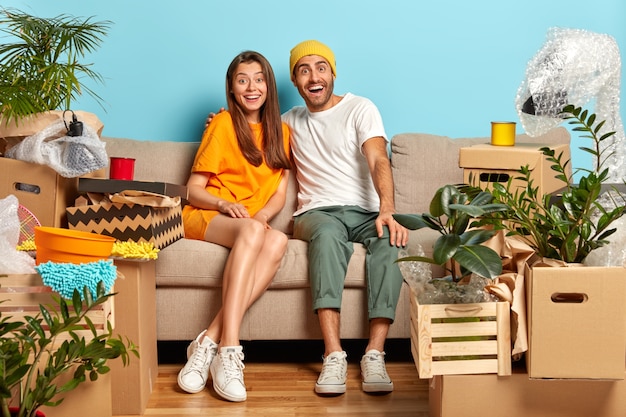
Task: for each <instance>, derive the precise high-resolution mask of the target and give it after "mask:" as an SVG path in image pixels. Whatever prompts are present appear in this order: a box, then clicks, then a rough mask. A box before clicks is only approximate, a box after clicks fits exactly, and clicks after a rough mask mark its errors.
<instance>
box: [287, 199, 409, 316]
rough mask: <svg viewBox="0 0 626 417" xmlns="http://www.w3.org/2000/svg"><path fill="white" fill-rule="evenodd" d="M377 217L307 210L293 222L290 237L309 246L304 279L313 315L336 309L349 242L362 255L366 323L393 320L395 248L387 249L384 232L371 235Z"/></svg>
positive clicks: (397, 276)
mask: <svg viewBox="0 0 626 417" xmlns="http://www.w3.org/2000/svg"><path fill="white" fill-rule="evenodd" d="M377 217H378V213H372V212H369V211H366V210H363V209H362V208H360V207H357V206H332V207H322V208H317V209H312V210H309V211H307V212H305V213H302V214H300V215H298V216H296V218H295V220H294V237H295V238H297V239H300V240H304V241H306V242H308V243H309V249H308V257H309V279H310V283H311V284H310V285H311V292H312V297H313V309H314V310H318V309H320V308H334V309H340V308H341V296H342V293H343V287H344V281H345V277H346V271H347V269H348V263H349V261H350V257H351V256H352V253H353V251H354V247H353V242H357V243H362V244H363V245H364V246H365V249H366V251H367V252H366V255H365V277H366V285H367V308H368V317H369V319H373V318H388V319H390V320H392V321H393V320H394V319H395V313H396V307H397V305H398V298H399V296H400V289H401V287H402V274H401V273H400V269H399V268H398V265H397V264H395V263H394V261H395V260H396V259H398V248H397V247H396V246H393V245H391V244H390V243H389V230H388V229H387V228H386V227H385V230H384V234H383V236H382V237H381V238H379V237H378V234H377V232H376V225H375V220H376V218H377Z"/></svg>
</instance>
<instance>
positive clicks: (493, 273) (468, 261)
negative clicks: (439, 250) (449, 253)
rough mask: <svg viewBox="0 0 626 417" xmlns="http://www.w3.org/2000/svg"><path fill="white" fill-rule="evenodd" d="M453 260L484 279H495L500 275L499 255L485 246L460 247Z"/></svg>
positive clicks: (500, 262)
mask: <svg viewBox="0 0 626 417" xmlns="http://www.w3.org/2000/svg"><path fill="white" fill-rule="evenodd" d="M454 260H455V261H457V262H458V263H459V264H460V265H462V266H463V267H464V268H466V269H467V270H469V271H471V272H473V273H475V274H478V275H480V276H482V277H485V278H495V277H497V276H498V275H500V274H501V273H502V259H501V258H500V255H498V254H497V253H496V252H495V251H494V250H493V249H491V248H488V247H487V246H483V245H469V246H465V245H463V246H460V247H459V248H458V250H457V252H456V253H455V255H454Z"/></svg>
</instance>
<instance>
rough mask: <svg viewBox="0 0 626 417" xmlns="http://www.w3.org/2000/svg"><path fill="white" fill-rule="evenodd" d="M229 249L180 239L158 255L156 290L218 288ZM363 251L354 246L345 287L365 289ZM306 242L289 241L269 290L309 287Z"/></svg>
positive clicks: (359, 246)
mask: <svg viewBox="0 0 626 417" xmlns="http://www.w3.org/2000/svg"><path fill="white" fill-rule="evenodd" d="M228 253H229V251H228V249H226V248H225V247H223V246H220V245H216V244H214V243H209V242H204V241H198V240H192V239H181V240H178V241H176V242H174V243H173V244H171V245H170V246H168V247H167V248H165V249H164V250H162V251H161V252H160V253H159V261H158V262H157V263H156V284H157V287H168V286H170V287H205V288H212V287H221V286H222V274H223V272H224V264H225V263H226V258H227V257H228ZM364 268H365V248H364V247H363V245H361V244H354V254H353V255H352V258H351V259H350V263H349V264H348V272H347V274H346V281H345V285H346V287H360V288H364V287H365V279H364V276H363V269H364ZM307 269H308V258H307V243H306V242H304V241H301V240H298V239H290V240H289V243H288V245H287V252H286V253H285V256H284V257H283V259H282V261H281V266H280V269H279V270H278V272H277V273H276V276H275V277H274V280H273V281H272V284H271V285H270V288H274V289H275V288H308V286H309V280H308V276H309V274H308V272H307Z"/></svg>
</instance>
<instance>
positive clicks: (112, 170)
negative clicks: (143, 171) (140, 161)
mask: <svg viewBox="0 0 626 417" xmlns="http://www.w3.org/2000/svg"><path fill="white" fill-rule="evenodd" d="M134 175H135V159H134V158H118V157H113V156H112V157H111V164H110V165H109V178H110V179H112V180H132V179H133V177H134Z"/></svg>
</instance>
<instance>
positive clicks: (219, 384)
mask: <svg viewBox="0 0 626 417" xmlns="http://www.w3.org/2000/svg"><path fill="white" fill-rule="evenodd" d="M244 368H245V366H244V364H243V348H242V347H241V346H225V347H223V348H221V349H220V351H219V353H218V354H217V356H216V357H215V360H214V361H213V363H211V376H212V377H213V388H214V389H215V392H217V393H218V394H219V396H220V397H222V398H224V399H225V400H228V401H235V402H240V401H245V400H246V385H245V384H244V382H243V369H244Z"/></svg>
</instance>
